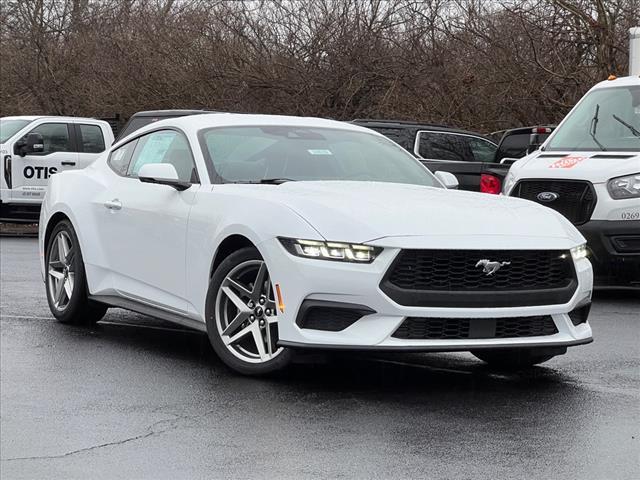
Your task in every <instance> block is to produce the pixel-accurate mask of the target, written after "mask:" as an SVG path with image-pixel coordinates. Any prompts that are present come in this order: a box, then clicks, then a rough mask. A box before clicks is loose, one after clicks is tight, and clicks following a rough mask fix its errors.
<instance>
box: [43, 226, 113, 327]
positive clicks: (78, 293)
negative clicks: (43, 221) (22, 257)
mask: <svg viewBox="0 0 640 480" xmlns="http://www.w3.org/2000/svg"><path fill="white" fill-rule="evenodd" d="M61 233H63V234H65V235H66V237H65V238H66V239H68V241H69V243H70V249H69V252H70V255H68V263H69V265H68V268H67V275H69V274H70V273H72V274H74V281H73V286H72V287H70V289H71V291H72V293H71V296H70V298H69V296H68V295H67V294H66V293H65V294H64V297H65V299H66V301H65V303H64V305H62V303H60V304H58V302H57V299H56V298H53V295H54V292H53V291H52V290H54V289H55V287H53V286H52V282H55V280H53V278H51V277H50V274H49V271H50V259H51V258H52V255H54V256H55V255H58V257H59V254H58V252H53V251H52V249H53V248H54V246H55V247H56V248H57V243H56V242H57V241H58V238H59V236H60V234H61ZM61 268H62V267H61ZM62 270H63V271H64V270H65V269H64V268H62ZM45 278H46V279H45V290H46V292H47V302H48V303H49V309H50V310H51V313H52V314H53V316H54V317H55V318H56V319H57V320H58V321H59V322H61V323H68V324H74V325H91V324H94V323H95V322H97V321H98V320H100V319H101V318H102V317H104V314H105V313H106V312H107V308H108V307H107V306H106V305H103V304H101V303H96V302H92V301H91V300H89V299H88V297H87V295H88V289H87V276H86V273H85V270H84V260H83V259H82V252H81V250H80V242H78V236H77V235H76V232H75V230H74V229H73V226H72V225H71V222H69V221H68V220H62V221H60V222H59V223H58V224H56V226H55V227H54V228H53V231H52V232H51V235H50V236H49V239H48V242H47V246H46V253H45ZM65 278H66V277H65Z"/></svg>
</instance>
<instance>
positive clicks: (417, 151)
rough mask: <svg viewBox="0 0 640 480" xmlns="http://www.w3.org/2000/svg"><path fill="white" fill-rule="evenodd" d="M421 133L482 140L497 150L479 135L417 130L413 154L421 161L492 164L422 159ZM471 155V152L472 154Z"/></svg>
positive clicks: (489, 141) (472, 161) (493, 143)
mask: <svg viewBox="0 0 640 480" xmlns="http://www.w3.org/2000/svg"><path fill="white" fill-rule="evenodd" d="M421 133H439V134H443V135H456V136H458V137H471V138H476V139H478V140H483V141H485V142H487V143H490V144H491V145H493V146H494V147H496V151H497V149H498V145H497V144H496V143H495V142H493V141H491V140H489V139H488V138H484V137H481V136H480V135H473V134H469V133H458V132H445V131H441V130H418V131H417V132H416V139H415V140H414V142H413V154H414V155H415V156H416V157H417V158H419V159H421V160H435V161H438V162H449V163H492V162H479V161H477V160H475V159H474V160H443V159H439V158H424V157H422V156H421V155H420V134H421ZM472 153H473V152H472Z"/></svg>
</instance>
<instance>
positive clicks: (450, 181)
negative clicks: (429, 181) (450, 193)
mask: <svg viewBox="0 0 640 480" xmlns="http://www.w3.org/2000/svg"><path fill="white" fill-rule="evenodd" d="M435 176H436V178H437V179H438V180H440V182H442V184H443V185H444V186H445V188H449V189H456V188H458V185H459V183H458V179H457V178H456V176H455V175H454V174H453V173H450V172H442V171H438V172H436V173H435Z"/></svg>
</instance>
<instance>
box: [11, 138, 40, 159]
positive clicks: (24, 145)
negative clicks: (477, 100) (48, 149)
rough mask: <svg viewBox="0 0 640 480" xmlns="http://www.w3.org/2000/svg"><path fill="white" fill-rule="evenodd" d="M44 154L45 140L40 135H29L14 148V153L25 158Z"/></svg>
mask: <svg viewBox="0 0 640 480" xmlns="http://www.w3.org/2000/svg"><path fill="white" fill-rule="evenodd" d="M42 152H44V140H43V139H42V135H41V134H39V133H35V132H32V133H27V134H26V135H25V136H24V137H23V138H21V139H20V140H18V141H17V142H16V144H15V146H14V147H13V153H15V154H16V155H20V156H21V157H24V156H25V155H27V154H29V153H42Z"/></svg>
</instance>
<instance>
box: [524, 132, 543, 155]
mask: <svg viewBox="0 0 640 480" xmlns="http://www.w3.org/2000/svg"><path fill="white" fill-rule="evenodd" d="M542 143H543V142H542V140H541V139H540V134H539V133H532V134H531V135H529V146H528V147H527V155H529V154H530V153H531V152H535V151H536V150H539V149H540V145H542Z"/></svg>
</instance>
